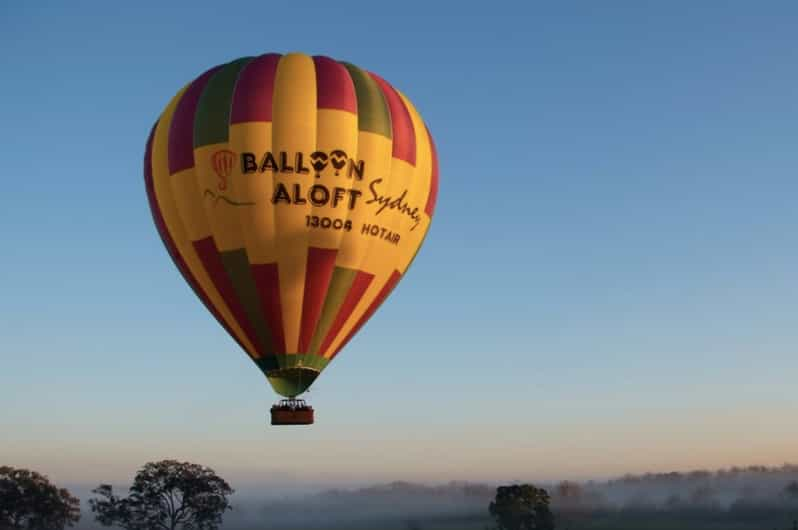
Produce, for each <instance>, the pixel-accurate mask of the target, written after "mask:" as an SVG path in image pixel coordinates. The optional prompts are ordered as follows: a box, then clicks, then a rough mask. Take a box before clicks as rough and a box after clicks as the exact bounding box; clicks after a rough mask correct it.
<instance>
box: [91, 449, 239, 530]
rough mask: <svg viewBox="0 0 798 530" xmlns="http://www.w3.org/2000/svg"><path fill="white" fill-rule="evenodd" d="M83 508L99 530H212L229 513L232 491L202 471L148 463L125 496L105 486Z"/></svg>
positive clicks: (211, 473) (181, 464) (212, 474)
mask: <svg viewBox="0 0 798 530" xmlns="http://www.w3.org/2000/svg"><path fill="white" fill-rule="evenodd" d="M93 493H95V494H96V495H99V497H100V498H99V499H91V500H90V501H89V505H90V506H91V511H92V512H94V513H95V514H96V515H95V518H96V519H97V521H98V522H99V523H100V524H102V525H104V526H120V527H122V528H125V529H127V530H157V529H163V530H177V529H182V530H216V529H217V528H219V525H221V524H222V516H223V515H224V512H225V511H227V510H231V509H232V507H231V506H230V502H229V500H228V497H229V496H230V495H232V494H233V489H232V488H230V485H229V484H227V482H225V481H224V480H223V479H222V478H220V477H219V476H217V475H216V473H215V472H214V471H213V470H212V469H210V468H207V467H202V466H199V465H197V464H191V463H188V462H177V461H175V460H163V461H161V462H150V463H148V464H146V465H145V466H144V467H143V468H141V469H140V470H139V471H138V473H136V478H135V479H134V481H133V485H132V486H131V487H130V490H129V495H128V496H127V497H124V498H122V497H118V496H117V495H115V494H114V491H113V488H112V487H111V486H109V485H108V484H101V485H100V486H99V487H98V488H97V489H95V490H94V491H93Z"/></svg>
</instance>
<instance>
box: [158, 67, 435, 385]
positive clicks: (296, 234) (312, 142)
mask: <svg viewBox="0 0 798 530" xmlns="http://www.w3.org/2000/svg"><path fill="white" fill-rule="evenodd" d="M144 180H145V188H146V192H147V200H148V202H149V205H150V209H151V211H152V217H153V221H154V223H155V225H156V229H157V231H158V233H159V235H160V237H161V239H162V241H163V243H164V246H165V247H166V249H167V251H168V253H169V255H170V257H171V258H172V260H173V262H174V264H175V266H176V267H177V268H178V270H179V272H180V273H181V275H182V276H183V277H184V279H185V280H186V282H187V283H188V284H189V285H190V287H191V288H192V290H193V291H194V292H195V294H196V295H197V297H199V298H200V300H201V301H202V303H203V304H204V305H205V306H206V307H207V308H208V310H209V311H210V312H211V313H212V314H213V316H214V317H215V318H216V319H217V320H218V321H219V322H220V324H221V325H222V326H223V327H224V329H225V330H226V331H227V332H228V333H229V334H230V335H231V336H232V337H233V339H234V340H235V341H236V342H237V343H238V344H239V345H240V346H241V348H242V349H244V350H245V351H246V352H247V353H248V354H249V355H250V357H251V358H252V359H253V361H254V362H255V364H256V365H257V366H258V367H259V368H260V369H261V370H262V371H263V372H264V374H265V375H266V378H267V379H268V381H269V382H270V383H271V385H272V387H273V388H274V390H275V391H276V392H278V393H279V394H281V395H284V396H296V395H299V394H301V393H302V392H304V391H305V390H307V388H308V387H309V386H310V385H311V384H312V383H313V381H315V380H316V378H317V377H318V375H319V374H320V373H321V371H322V370H323V369H324V368H325V367H326V366H327V364H328V363H329V362H330V360H331V359H332V358H333V357H335V355H337V354H338V352H340V351H341V350H342V349H343V348H344V347H345V346H346V344H347V343H349V341H350V340H351V339H352V338H353V337H354V336H355V335H356V334H357V333H358V331H360V329H361V328H362V327H363V326H364V325H365V323H366V322H367V321H368V320H369V319H370V318H371V317H372V316H373V315H374V314H375V313H376V311H377V309H378V308H379V307H380V305H381V304H382V303H384V301H385V300H386V299H387V298H388V296H389V295H390V293H391V292H392V291H393V289H394V288H395V287H396V286H397V284H398V283H399V281H400V280H401V278H402V277H403V275H404V274H405V272H406V270H407V267H409V265H410V263H412V261H413V259H414V258H415V256H416V255H417V253H418V250H419V248H420V246H421V244H422V243H423V241H424V238H425V236H426V234H427V232H428V230H429V226H430V222H431V219H432V216H433V214H434V211H435V204H436V201H437V196H438V156H437V152H436V149H435V145H434V144H433V140H432V136H431V135H430V133H429V131H428V129H427V126H426V125H425V124H424V122H423V121H422V119H421V117H420V116H419V114H418V113H417V111H416V110H415V108H414V107H413V106H412V104H411V103H410V101H409V100H408V99H407V98H406V97H405V96H404V95H403V94H401V93H400V92H399V91H397V90H396V89H395V88H394V87H393V86H391V85H390V84H389V83H388V82H387V81H385V80H384V79H383V78H381V77H380V76H378V75H376V74H373V73H370V72H366V71H365V70H362V69H360V68H358V67H357V66H355V65H352V64H349V63H343V62H338V61H336V60H334V59H331V58H329V57H324V56H315V57H310V56H307V55H303V54H299V53H291V54H287V55H279V54H265V55H261V56H258V57H254V58H251V57H246V58H242V59H237V60H234V61H231V62H230V63H227V64H224V65H220V66H216V67H214V68H211V69H210V70H208V71H207V72H205V73H204V74H202V75H200V76H199V77H198V78H196V79H195V80H194V81H192V82H191V83H189V84H188V85H187V87H186V88H184V89H183V90H181V91H180V92H179V93H178V94H177V95H176V96H175V97H174V98H173V99H172V101H171V102H170V104H169V106H168V107H167V109H166V110H165V111H164V112H163V113H162V115H161V117H160V118H159V120H158V122H156V124H155V126H154V127H153V129H152V131H151V132H150V135H149V137H148V139H147V143H146V148H145V158H144ZM373 353H374V354H378V353H379V352H373Z"/></svg>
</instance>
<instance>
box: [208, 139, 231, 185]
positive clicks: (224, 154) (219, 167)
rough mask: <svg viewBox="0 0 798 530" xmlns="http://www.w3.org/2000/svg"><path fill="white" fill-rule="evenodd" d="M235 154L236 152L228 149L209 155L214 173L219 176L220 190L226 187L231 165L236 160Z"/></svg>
mask: <svg viewBox="0 0 798 530" xmlns="http://www.w3.org/2000/svg"><path fill="white" fill-rule="evenodd" d="M235 156H236V154H235V153H234V152H232V151H230V150H228V149H221V150H219V151H216V152H215V153H213V155H212V156H211V165H212V166H213V170H214V171H215V172H216V175H217V176H218V177H219V184H218V188H219V189H220V190H225V189H227V177H229V176H230V173H232V171H233V166H234V165H235V161H236V159H235Z"/></svg>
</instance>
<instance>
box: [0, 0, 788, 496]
mask: <svg viewBox="0 0 798 530" xmlns="http://www.w3.org/2000/svg"><path fill="white" fill-rule="evenodd" d="M36 4H37V5H38V6H35V5H34V3H33V2H26V3H23V2H3V3H2V5H1V6H0V48H2V50H3V53H0V72H2V75H1V76H0V79H1V80H2V81H0V146H2V173H1V174H2V183H3V186H2V187H3V201H2V206H0V222H2V226H3V228H4V230H3V239H2V241H3V244H2V259H0V315H1V316H2V318H0V463H8V464H11V465H15V466H27V467H32V468H35V469H38V470H39V471H42V472H44V473H46V474H49V475H50V476H51V477H52V478H54V479H58V480H61V481H67V482H73V483H75V482H84V483H97V482H99V481H116V482H124V481H126V480H127V479H129V478H130V477H131V476H132V475H133V473H134V471H135V469H137V468H138V467H139V466H140V465H141V464H143V463H144V462H146V461H148V460H154V459H160V458H179V459H185V460H192V461H196V462H199V463H202V464H205V465H209V466H211V467H214V468H215V469H216V470H217V471H219V472H220V473H222V474H224V475H225V476H226V477H227V478H229V479H230V480H231V482H234V483H236V484H242V483H249V482H251V483H271V482H280V483H281V484H282V485H283V486H284V487H289V486H292V485H293V486H296V485H303V484H321V483H324V484H354V483H365V482H370V481H381V480H390V479H406V480H420V481H428V482H439V481H445V480H449V479H472V480H513V479H557V478H588V477H602V476H606V475H614V474H619V473H624V472H641V471H646V470H670V469H685V468H693V467H720V466H729V465H733V464H754V463H756V464H781V463H782V462H785V461H792V462H796V461H798V422H796V421H795V418H796V413H798V396H796V388H797V387H798V311H797V309H798V307H797V304H798V231H797V230H796V229H797V228H798V208H796V197H798V149H797V148H796V146H798V68H797V67H796V65H798V39H796V35H795V28H796V27H798V4H796V3H795V2H791V1H784V2H778V1H772V2H747V1H729V2H701V3H699V2H693V1H677V2H645V1H643V2H641V1H629V2H621V1H618V2H602V3H596V2H588V1H585V2H569V3H562V2H561V3H537V2H521V1H518V2H512V3H510V2H501V1H493V2H487V3H485V2H481V3H469V2H456V3H455V2H433V1H429V0H427V1H424V2H410V1H408V2H403V3H396V2H394V3H381V2H361V3H347V2H341V1H336V2H299V1H297V2H279V3H277V2H262V1H259V2H251V3H234V2H214V3H208V2H194V1H192V2H182V3H178V2H165V1H162V2H151V3H145V2H127V3H118V2H99V1H98V2H76V3H72V2H52V3H51V5H49V6H48V5H46V4H47V2H37V3H36ZM269 51H275V52H282V53H286V52H289V51H303V52H306V53H311V54H325V55H329V56H332V57H335V58H337V59H341V60H347V61H350V62H353V63H355V64H357V65H359V66H362V67H364V68H367V69H369V70H372V71H375V72H377V73H379V74H380V75H382V76H383V77H384V78H386V79H387V80H388V81H390V82H391V83H392V84H393V85H395V86H396V87H397V88H399V89H400V90H402V91H403V92H404V93H405V94H407V95H408V96H409V97H410V98H411V99H412V100H413V102H414V103H415V105H416V107H417V108H418V109H419V111H420V112H421V114H422V115H423V117H424V119H425V120H426V122H427V123H428V125H429V127H430V130H431V132H432V134H433V135H434V137H435V139H436V141H437V144H438V150H439V155H440V166H441V187H440V195H439V202H438V208H437V210H436V216H435V219H434V222H433V225H432V229H431V232H430V234H429V237H428V238H427V242H426V244H425V246H424V247H423V248H422V251H421V253H420V254H419V256H418V259H417V260H416V261H415V263H414V264H413V266H412V267H411V269H410V271H409V273H408V275H407V277H406V278H405V280H404V281H403V282H402V283H401V284H400V286H399V287H398V289H397V290H396V291H395V292H394V294H393V296H392V297H391V299H390V300H389V302H388V303H387V304H386V305H385V306H383V308H382V309H381V310H380V311H379V313H378V314H377V315H376V316H375V317H374V318H373V319H372V320H371V321H370V322H369V324H368V325H367V326H366V327H365V328H364V329H363V330H362V332H361V333H360V335H358V337H357V338H356V339H355V340H354V341H352V342H351V343H350V345H349V347H348V348H347V349H346V350H345V351H344V352H343V353H342V355H340V356H339V357H338V358H337V359H336V360H335V362H334V363H333V364H332V365H331V366H330V367H329V368H328V369H327V370H326V371H325V372H324V374H323V376H322V377H321V378H320V380H319V381H318V382H317V383H316V384H315V385H314V387H313V389H312V391H311V393H310V394H309V399H310V400H311V402H312V404H313V405H314V406H315V407H316V410H317V418H318V423H317V424H316V425H315V426H314V427H312V428H298V429H289V428H272V427H270V426H267V425H266V424H265V423H266V414H267V412H268V407H269V405H270V404H271V402H272V401H273V400H274V399H275V395H274V394H273V393H272V391H271V389H270V388H269V386H268V384H267V383H266V381H265V379H264V377H263V376H262V374H261V373H260V372H259V371H258V369H257V368H256V367H255V366H254V365H253V364H252V363H251V362H250V361H249V360H248V359H247V358H246V356H245V355H244V353H243V352H241V351H239V350H238V347H237V346H236V345H235V343H234V342H233V341H232V340H231V339H229V338H228V336H227V335H226V334H225V332H224V331H223V330H222V329H221V328H220V327H219V326H218V325H217V324H216V323H215V322H214V321H213V320H212V318H211V317H210V316H209V315H208V314H207V313H206V311H205V309H204V308H203V307H202V306H201V304H200V303H199V302H198V301H197V300H196V299H195V297H194V295H193V294H192V293H191V291H190V290H189V288H188V287H187V286H186V285H185V283H184V282H183V280H182V278H181V277H180V276H179V274H178V273H177V271H176V270H175V269H174V267H173V265H172V264H171V261H170V260H169V258H168V256H167V253H166V251H165V250H164V248H163V246H162V244H161V242H160V240H159V238H158V235H157V233H156V231H155V228H154V226H153V224H152V221H151V218H150V213H149V210H148V206H147V201H146V198H145V192H144V184H143V177H142V173H141V167H142V157H143V151H144V144H145V140H146V136H147V133H148V131H149V127H150V126H151V125H152V123H153V121H154V120H155V119H156V117H157V116H158V114H159V113H160V111H161V109H162V108H163V107H164V106H165V104H166V103H167V101H168V100H169V99H170V98H171V96H172V95H173V94H174V93H175V92H176V91H177V90H178V89H179V88H180V87H181V86H182V85H183V84H184V83H186V82H187V81H189V80H190V79H192V78H193V77H195V76H196V75H198V74H199V73H201V72H202V71H204V70H205V69H206V68H207V67H209V66H211V65H214V64H218V63H221V62H226V61H228V60H231V59H234V58H237V57H241V56H245V55H256V54H260V53H265V52H269Z"/></svg>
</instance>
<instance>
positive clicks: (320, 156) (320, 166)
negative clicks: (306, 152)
mask: <svg viewBox="0 0 798 530" xmlns="http://www.w3.org/2000/svg"><path fill="white" fill-rule="evenodd" d="M327 162H328V157H327V153H322V152H321V151H314V152H312V153H310V165H311V166H313V169H315V170H316V176H317V177H321V175H320V174H319V173H321V172H322V170H324V168H325V167H327Z"/></svg>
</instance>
